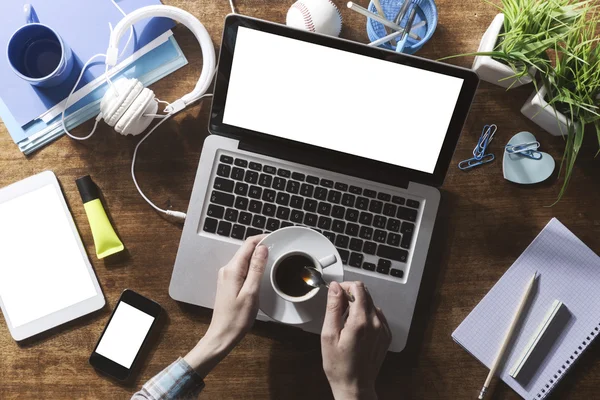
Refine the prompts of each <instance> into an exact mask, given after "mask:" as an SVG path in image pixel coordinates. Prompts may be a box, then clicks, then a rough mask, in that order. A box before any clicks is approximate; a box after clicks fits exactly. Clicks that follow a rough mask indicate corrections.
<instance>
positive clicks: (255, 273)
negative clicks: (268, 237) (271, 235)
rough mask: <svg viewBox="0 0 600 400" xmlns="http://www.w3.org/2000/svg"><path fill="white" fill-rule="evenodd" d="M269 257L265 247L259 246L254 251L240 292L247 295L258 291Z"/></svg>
mask: <svg viewBox="0 0 600 400" xmlns="http://www.w3.org/2000/svg"><path fill="white" fill-rule="evenodd" d="M268 256H269V249H267V246H264V245H260V246H258V247H257V248H256V250H254V254H253V255H252V258H251V259H250V265H249V267H248V274H247V275H246V281H245V282H244V285H243V286H242V290H241V292H245V293H249V294H252V295H254V294H257V293H258V290H259V289H260V282H261V279H262V275H263V273H264V272H265V266H266V264H267V257H268Z"/></svg>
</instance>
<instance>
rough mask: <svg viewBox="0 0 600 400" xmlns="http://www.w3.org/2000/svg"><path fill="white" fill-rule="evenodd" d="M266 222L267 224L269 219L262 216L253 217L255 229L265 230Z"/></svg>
mask: <svg viewBox="0 0 600 400" xmlns="http://www.w3.org/2000/svg"><path fill="white" fill-rule="evenodd" d="M265 222H267V219H266V218H265V217H263V216H262V215H255V216H254V217H252V226H253V227H255V228H260V229H263V228H264V227H265Z"/></svg>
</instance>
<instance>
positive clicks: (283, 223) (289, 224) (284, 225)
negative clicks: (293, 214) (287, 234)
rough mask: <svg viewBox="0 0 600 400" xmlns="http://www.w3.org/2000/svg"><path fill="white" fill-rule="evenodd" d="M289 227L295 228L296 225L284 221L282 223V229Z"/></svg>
mask: <svg viewBox="0 0 600 400" xmlns="http://www.w3.org/2000/svg"><path fill="white" fill-rule="evenodd" d="M288 226H294V224H292V223H291V222H287V221H283V222H282V223H281V227H282V228H287V227H288Z"/></svg>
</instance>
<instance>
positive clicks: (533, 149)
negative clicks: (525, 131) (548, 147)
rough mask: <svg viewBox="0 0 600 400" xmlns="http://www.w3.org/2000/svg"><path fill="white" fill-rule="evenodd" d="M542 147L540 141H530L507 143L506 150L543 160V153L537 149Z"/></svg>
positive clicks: (509, 152) (510, 152)
mask: <svg viewBox="0 0 600 400" xmlns="http://www.w3.org/2000/svg"><path fill="white" fill-rule="evenodd" d="M539 148H540V142H538V141H535V142H529V143H523V144H515V145H512V144H507V145H506V152H507V153H508V154H519V155H522V156H523V157H527V158H531V159H532V160H541V159H542V153H540V152H539V151H537V149H539Z"/></svg>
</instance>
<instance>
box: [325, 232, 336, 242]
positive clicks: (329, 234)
mask: <svg viewBox="0 0 600 400" xmlns="http://www.w3.org/2000/svg"><path fill="white" fill-rule="evenodd" d="M323 236H325V237H326V238H327V239H329V241H330V242H331V243H335V233H333V232H329V231H324V232H323Z"/></svg>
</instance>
